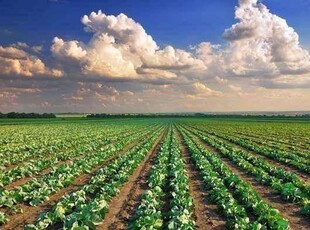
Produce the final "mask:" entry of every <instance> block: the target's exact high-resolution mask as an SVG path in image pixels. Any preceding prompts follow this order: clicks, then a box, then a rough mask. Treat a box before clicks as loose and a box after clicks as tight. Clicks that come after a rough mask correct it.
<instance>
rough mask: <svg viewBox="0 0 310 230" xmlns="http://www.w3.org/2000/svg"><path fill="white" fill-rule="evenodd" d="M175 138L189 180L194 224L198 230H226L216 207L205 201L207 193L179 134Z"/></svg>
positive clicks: (224, 221) (223, 219) (222, 218)
mask: <svg viewBox="0 0 310 230" xmlns="http://www.w3.org/2000/svg"><path fill="white" fill-rule="evenodd" d="M177 137H178V139H179V141H180V143H181V153H182V157H183V159H184V163H185V170H186V172H187V175H188V179H189V192H190V195H191V197H192V198H193V202H194V214H195V222H196V225H197V227H198V229H202V230H207V229H208V230H209V229H217V230H221V229H226V227H225V224H226V220H225V218H224V217H222V216H221V215H220V214H218V212H217V208H216V205H214V204H212V203H211V202H210V201H209V200H208V199H207V198H208V197H209V193H208V192H207V191H206V189H205V187H204V183H203V180H202V179H201V176H200V173H199V171H198V170H197V169H196V167H195V165H194V163H193V162H192V160H191V157H190V154H189V152H188V149H187V148H186V144H185V142H184V139H183V137H182V136H181V134H180V133H179V132H178V133H177Z"/></svg>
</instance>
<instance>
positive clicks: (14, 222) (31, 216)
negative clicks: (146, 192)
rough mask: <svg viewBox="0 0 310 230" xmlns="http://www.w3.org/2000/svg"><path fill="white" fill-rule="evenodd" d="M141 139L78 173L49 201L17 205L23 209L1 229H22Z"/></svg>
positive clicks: (12, 216)
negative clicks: (91, 168) (68, 184)
mask: <svg viewBox="0 0 310 230" xmlns="http://www.w3.org/2000/svg"><path fill="white" fill-rule="evenodd" d="M142 139H143V137H142V138H139V139H138V140H137V141H135V142H133V143H132V144H130V145H128V146H126V147H125V148H124V149H123V150H122V151H120V152H119V153H117V154H115V155H113V156H111V157H110V158H108V159H107V160H106V161H105V162H104V163H103V164H101V165H100V166H97V167H96V168H94V169H93V170H92V171H91V172H90V173H85V174H82V175H79V176H78V177H77V178H75V180H74V182H73V184H72V185H71V186H69V187H67V188H63V189H61V190H60V191H58V192H57V193H55V194H52V195H50V197H49V198H50V199H49V201H47V202H45V203H43V204H41V205H39V206H36V207H32V206H29V205H26V204H20V205H17V207H18V208H22V209H23V213H20V214H12V215H11V216H9V218H10V221H9V222H8V223H7V224H5V225H3V226H1V229H4V230H7V229H10V230H13V229H14V230H15V229H23V227H24V225H26V224H29V223H33V222H34V221H35V220H36V218H37V216H38V215H39V214H40V213H42V212H45V211H48V210H49V209H51V208H52V207H53V205H54V204H56V203H57V201H58V200H59V199H60V198H61V197H62V196H64V195H66V194H69V193H71V192H74V191H77V190H78V189H79V188H80V187H81V186H83V185H84V184H87V183H88V181H89V180H90V179H91V177H92V176H93V175H94V173H95V172H96V171H97V170H98V169H100V168H102V167H105V166H106V165H108V164H110V162H112V161H113V160H114V159H116V158H117V157H118V156H120V155H122V154H123V153H125V152H126V151H128V150H129V149H131V148H133V147H134V146H135V145H137V143H139V142H140V141H141V140H142Z"/></svg>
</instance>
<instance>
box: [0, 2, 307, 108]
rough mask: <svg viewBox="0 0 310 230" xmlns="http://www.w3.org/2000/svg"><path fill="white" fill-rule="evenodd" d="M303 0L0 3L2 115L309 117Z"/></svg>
mask: <svg viewBox="0 0 310 230" xmlns="http://www.w3.org/2000/svg"><path fill="white" fill-rule="evenodd" d="M309 21H310V2H309V1H307V0H287V1H281V0H263V1H258V0H239V1H238V0H230V1H212V0H191V1H184V0H182V1H181V0H175V1H164V0H157V1H150V0H144V1H138V0H128V1H124V0H105V1H102V0H88V1H85V0H14V1H11V0H0V22H1V23H0V112H10V111H17V112H40V113H42V112H82V113H126V112H139V113H140V112H204V111H205V112H207V111H208V112H216V111H220V112H230V111H306V110H310V103H309V101H310V54H309V52H310V26H309Z"/></svg>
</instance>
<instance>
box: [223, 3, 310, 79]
mask: <svg viewBox="0 0 310 230" xmlns="http://www.w3.org/2000/svg"><path fill="white" fill-rule="evenodd" d="M235 15H236V19H237V20H239V22H238V23H236V24H234V25H233V26H232V27H230V28H229V29H226V30H225V32H224V34H223V37H224V38H225V39H226V40H228V42H229V46H228V48H227V49H226V50H225V51H224V54H225V59H226V69H227V71H228V72H231V73H233V74H235V75H241V76H246V75H250V76H253V75H254V76H256V77H261V76H269V77H274V76H278V75H286V74H296V75H299V74H301V73H309V72H310V55H309V53H308V51H307V50H305V49H303V48H302V47H301V45H300V43H299V37H298V34H297V33H296V32H295V31H294V29H293V28H292V27H289V26H288V24H287V22H286V21H285V20H284V19H282V18H280V17H278V16H277V15H274V14H272V13H271V12H270V11H269V9H267V7H266V6H265V5H264V4H262V3H260V1H258V0H239V7H237V8H236V13H235Z"/></svg>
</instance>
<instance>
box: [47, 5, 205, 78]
mask: <svg viewBox="0 0 310 230" xmlns="http://www.w3.org/2000/svg"><path fill="white" fill-rule="evenodd" d="M81 22H82V23H83V24H84V25H85V31H87V32H90V33H93V37H92V38H91V40H90V41H89V42H88V43H87V44H83V43H82V42H79V41H64V40H63V39H61V38H57V37H56V38H54V42H53V45H52V47H51V51H52V53H53V54H54V55H55V56H56V57H58V58H62V59H66V58H68V59H71V60H75V61H76V62H77V63H78V64H79V66H80V68H81V71H82V73H83V74H94V75H98V76H101V77H110V78H117V77H122V78H148V77H150V78H156V77H159V78H163V77H166V78H176V77H177V74H180V73H183V72H186V71H196V70H204V69H205V68H206V67H205V65H204V63H203V62H202V61H201V60H199V59H197V58H195V57H194V55H193V54H192V53H190V52H186V51H184V50H180V49H175V48H173V47H172V46H166V47H164V48H163V49H160V47H158V45H157V44H156V42H155V41H154V40H153V38H152V37H151V36H150V35H148V34H147V33H146V31H145V30H144V28H143V27H142V26H141V25H140V24H139V23H137V22H135V21H134V20H133V19H131V18H128V17H127V16H126V15H125V14H120V15H118V16H113V15H106V14H104V13H102V12H101V11H98V12H97V13H95V12H92V13H91V14H90V15H89V16H87V15H85V16H84V17H83V18H82V19H81Z"/></svg>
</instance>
